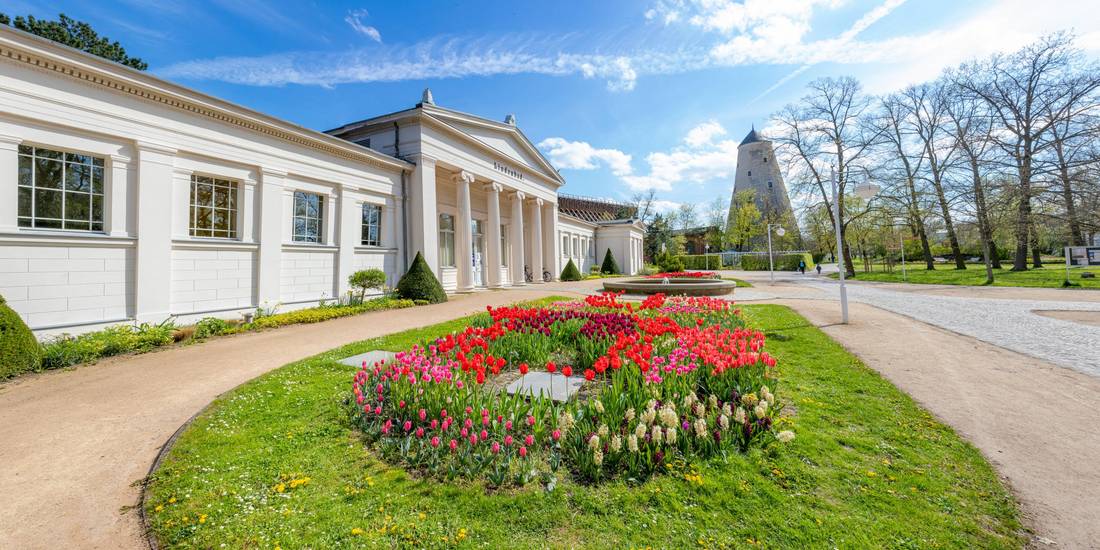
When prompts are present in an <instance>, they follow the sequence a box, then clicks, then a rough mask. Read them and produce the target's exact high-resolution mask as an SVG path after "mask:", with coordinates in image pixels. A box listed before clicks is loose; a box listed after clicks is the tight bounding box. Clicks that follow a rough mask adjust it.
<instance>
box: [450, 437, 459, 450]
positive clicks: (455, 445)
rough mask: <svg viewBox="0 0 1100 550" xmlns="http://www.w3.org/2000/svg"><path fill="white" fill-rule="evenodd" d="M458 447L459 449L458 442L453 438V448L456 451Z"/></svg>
mask: <svg viewBox="0 0 1100 550" xmlns="http://www.w3.org/2000/svg"><path fill="white" fill-rule="evenodd" d="M457 449H458V442H457V441H455V440H453V439H452V440H451V450H452V451H454V450H457Z"/></svg>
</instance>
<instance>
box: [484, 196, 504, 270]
mask: <svg viewBox="0 0 1100 550" xmlns="http://www.w3.org/2000/svg"><path fill="white" fill-rule="evenodd" d="M503 189H504V187H503V186H502V185H501V184H499V183H492V184H490V185H489V199H488V201H489V204H488V210H489V222H488V223H489V227H488V228H486V230H485V239H486V240H487V241H488V242H487V243H485V250H486V252H487V254H486V256H488V261H487V262H486V265H485V267H483V269H488V270H489V288H498V287H500V259H501V254H502V253H503V252H504V251H503V250H501V249H500V192H501V191H502V190H503Z"/></svg>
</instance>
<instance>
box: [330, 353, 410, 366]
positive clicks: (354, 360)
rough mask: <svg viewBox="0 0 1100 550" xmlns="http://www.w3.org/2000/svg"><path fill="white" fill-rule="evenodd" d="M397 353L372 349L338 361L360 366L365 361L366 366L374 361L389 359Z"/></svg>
mask: <svg viewBox="0 0 1100 550" xmlns="http://www.w3.org/2000/svg"><path fill="white" fill-rule="evenodd" d="M396 356H397V354H396V353H394V352H392V351H382V350H374V351H368V352H366V353H360V354H359V355H352V356H351V357H346V358H344V359H341V360H340V362H341V363H343V364H345V365H350V366H352V367H361V366H363V362H364V361H365V362H366V363H367V365H368V366H370V365H373V364H374V363H375V362H376V361H389V360H390V359H393V358H394V357H396Z"/></svg>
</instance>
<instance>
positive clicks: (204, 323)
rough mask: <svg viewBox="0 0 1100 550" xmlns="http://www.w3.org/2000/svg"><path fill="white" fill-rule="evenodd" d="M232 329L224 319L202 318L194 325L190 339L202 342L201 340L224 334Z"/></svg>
mask: <svg viewBox="0 0 1100 550" xmlns="http://www.w3.org/2000/svg"><path fill="white" fill-rule="evenodd" d="M232 328H233V325H232V324H231V323H230V322H229V321H226V320H225V319H219V318H217V317H204V318H202V319H199V322H197V323H195V332H194V333H193V334H192V335H191V338H193V339H195V340H202V339H203V338H209V337H211V336H217V335H219V334H225V333H226V332H229V330H230V329H232Z"/></svg>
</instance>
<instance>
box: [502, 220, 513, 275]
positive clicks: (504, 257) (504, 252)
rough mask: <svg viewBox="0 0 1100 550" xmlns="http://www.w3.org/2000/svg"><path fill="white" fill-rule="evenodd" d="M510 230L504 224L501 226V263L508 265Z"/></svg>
mask: <svg viewBox="0 0 1100 550" xmlns="http://www.w3.org/2000/svg"><path fill="white" fill-rule="evenodd" d="M510 255H511V254H509V253H508V232H507V227H506V226H505V225H504V224H501V226H500V265H502V266H504V267H508V256H510Z"/></svg>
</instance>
